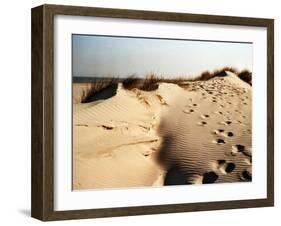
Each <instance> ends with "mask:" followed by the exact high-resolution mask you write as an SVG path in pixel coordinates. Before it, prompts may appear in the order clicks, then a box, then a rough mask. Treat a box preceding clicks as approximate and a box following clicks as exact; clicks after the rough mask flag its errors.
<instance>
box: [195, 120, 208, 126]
mask: <svg viewBox="0 0 281 226" xmlns="http://www.w3.org/2000/svg"><path fill="white" fill-rule="evenodd" d="M197 124H198V125H199V126H205V125H207V122H205V121H202V122H198V123H197Z"/></svg>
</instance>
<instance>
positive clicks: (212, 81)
mask: <svg viewBox="0 0 281 226" xmlns="http://www.w3.org/2000/svg"><path fill="white" fill-rule="evenodd" d="M252 64H253V43H251V42H229V41H214V40H193V39H171V38H154V37H122V36H103V35H87V34H72V103H73V104H72V189H73V190H90V189H120V188H145V187H161V186H169V185H194V184H199V185H200V184H213V183H233V182H237V183H238V182H251V181H252V68H253V65H252ZM202 186H205V185H202ZM186 189H188V186H187V188H186Z"/></svg>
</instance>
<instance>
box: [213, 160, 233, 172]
mask: <svg viewBox="0 0 281 226" xmlns="http://www.w3.org/2000/svg"><path fill="white" fill-rule="evenodd" d="M217 168H218V169H219V170H220V171H221V172H222V173H224V174H228V173H231V172H232V171H233V170H234V169H235V168H236V165H235V164H234V163H232V162H230V163H227V162H226V160H218V161H217Z"/></svg>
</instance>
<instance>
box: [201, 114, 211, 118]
mask: <svg viewBox="0 0 281 226" xmlns="http://www.w3.org/2000/svg"><path fill="white" fill-rule="evenodd" d="M200 117H201V118H202V119H206V118H210V116H209V115H208V114H203V115H200Z"/></svg>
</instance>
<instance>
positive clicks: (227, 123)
mask: <svg viewBox="0 0 281 226" xmlns="http://www.w3.org/2000/svg"><path fill="white" fill-rule="evenodd" d="M231 123H232V122H231V121H230V120H227V121H223V122H220V124H222V125H230V124H231Z"/></svg>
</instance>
